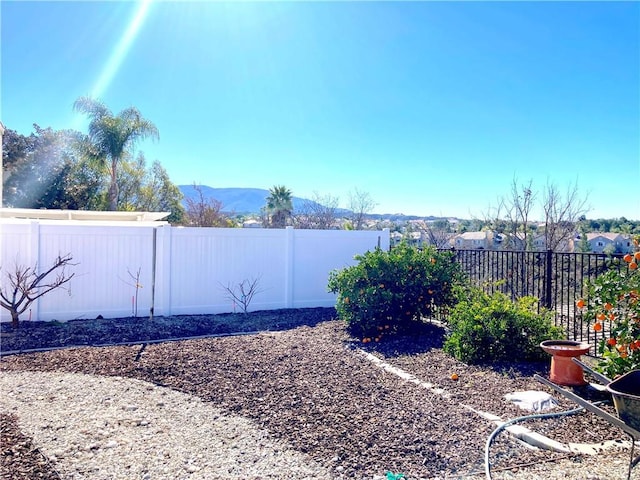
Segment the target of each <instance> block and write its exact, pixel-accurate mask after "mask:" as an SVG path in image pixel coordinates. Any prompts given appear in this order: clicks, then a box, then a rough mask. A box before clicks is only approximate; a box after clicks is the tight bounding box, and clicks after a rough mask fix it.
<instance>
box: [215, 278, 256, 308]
mask: <svg viewBox="0 0 640 480" xmlns="http://www.w3.org/2000/svg"><path fill="white" fill-rule="evenodd" d="M221 286H222V289H223V290H224V291H225V292H226V293H227V298H228V299H229V300H231V301H232V302H233V305H234V311H235V306H236V305H238V306H239V307H240V308H241V309H242V312H243V313H248V312H249V305H250V304H251V300H253V297H254V296H256V294H258V293H260V292H262V291H263V290H262V289H261V288H260V277H257V278H253V279H251V280H248V279H244V280H243V281H241V282H240V283H238V284H237V285H231V284H230V283H228V284H227V286H224V285H222V284H221Z"/></svg>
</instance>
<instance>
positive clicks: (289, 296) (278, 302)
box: [0, 220, 389, 321]
mask: <svg viewBox="0 0 640 480" xmlns="http://www.w3.org/2000/svg"><path fill="white" fill-rule="evenodd" d="M0 228H1V229H2V230H1V232H0V233H1V234H0V252H1V255H2V263H1V264H0V266H1V268H2V270H1V271H0V282H1V285H2V288H3V291H4V290H5V289H6V288H7V287H8V284H7V273H8V272H12V271H15V266H16V265H24V266H34V265H35V264H36V263H37V265H38V270H39V271H42V270H43V269H44V268H48V266H50V265H51V264H52V263H53V261H54V260H55V258H56V257H57V256H58V255H66V254H71V255H72V257H73V263H76V264H77V265H75V266H71V267H69V268H68V272H69V273H74V274H75V276H74V277H73V279H72V280H71V281H70V282H69V283H68V284H67V285H66V286H67V287H68V290H62V289H58V290H55V291H52V292H50V293H49V294H47V295H45V296H43V297H41V299H40V300H38V301H36V302H34V303H33V304H32V305H31V307H30V309H29V310H27V311H26V312H25V313H23V314H22V315H21V316H20V318H21V320H29V318H31V319H33V320H53V319H56V320H60V321H66V320H71V319H75V318H95V317H96V316H98V315H102V316H103V317H105V318H116V317H127V316H131V315H132V314H133V305H132V302H133V297H135V295H136V287H135V283H136V282H135V279H134V278H132V277H131V275H133V276H136V275H137V272H138V270H140V282H139V284H140V285H141V288H138V289H137V297H138V316H140V317H145V316H148V314H149V310H150V308H151V306H152V305H153V306H154V314H155V315H158V316H163V315H164V316H166V315H178V314H208V313H224V312H231V311H234V308H235V309H236V310H238V309H239V308H240V307H239V306H234V304H233V302H232V300H230V299H229V298H227V297H228V293H227V292H226V291H225V289H224V287H226V286H230V287H235V286H237V285H238V284H239V283H240V282H242V281H243V280H253V279H256V278H257V279H259V290H260V293H258V294H257V295H256V296H255V298H254V299H253V301H252V302H251V304H250V307H249V309H250V310H267V309H277V308H298V307H320V306H325V307H329V306H333V305H334V304H335V295H334V294H331V293H329V292H327V281H328V277H329V272H330V271H331V270H334V269H338V268H343V267H345V266H348V265H353V264H354V263H355V261H354V258H353V257H354V256H355V255H356V254H361V253H364V252H366V251H367V250H373V249H374V248H375V247H377V246H380V247H381V248H382V249H388V248H389V231H388V230H387V229H385V230H384V231H337V230H294V229H292V228H287V229H284V230H278V229H227V228H183V227H171V226H169V225H161V226H149V225H148V224H146V225H142V226H138V225H135V224H134V223H132V225H126V226H125V225H121V224H120V225H114V226H112V225H106V224H102V225H96V224H92V225H86V224H83V223H81V222H80V223H79V222H55V221H26V220H25V221H20V220H3V221H2V223H1V224H0ZM154 231H155V240H154ZM154 245H155V275H154ZM130 274H131V275H130ZM154 279H155V288H153V285H152V284H153V283H154ZM0 320H2V321H8V320H10V316H9V313H8V311H7V310H6V309H1V310H0Z"/></svg>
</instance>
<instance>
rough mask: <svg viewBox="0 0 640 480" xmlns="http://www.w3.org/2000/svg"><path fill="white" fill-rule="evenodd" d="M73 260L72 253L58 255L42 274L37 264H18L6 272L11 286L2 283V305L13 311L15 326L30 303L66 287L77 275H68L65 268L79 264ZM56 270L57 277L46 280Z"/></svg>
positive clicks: (0, 297) (12, 320) (13, 323)
mask: <svg viewBox="0 0 640 480" xmlns="http://www.w3.org/2000/svg"><path fill="white" fill-rule="evenodd" d="M71 260H72V257H71V254H67V255H65V256H60V255H58V258H57V259H56V260H55V261H54V262H53V265H52V266H51V267H50V268H49V269H48V270H46V271H44V272H42V273H40V274H38V273H36V272H37V271H38V265H37V264H36V265H35V266H34V267H33V268H32V267H26V266H23V265H16V268H15V271H13V272H8V273H6V280H7V282H8V284H9V287H8V288H7V287H5V284H4V283H3V284H2V285H0V306H2V308H6V309H7V310H9V312H10V313H11V325H12V326H13V327H14V328H17V327H18V326H19V325H20V320H19V317H20V314H22V313H24V312H25V311H26V310H27V308H29V305H31V304H32V303H33V302H35V301H36V300H37V299H38V298H40V297H42V296H43V295H46V294H47V293H49V292H50V291H52V290H55V289H56V288H65V287H63V285H64V284H65V283H67V282H68V281H69V280H71V279H72V278H73V276H74V275H75V273H72V274H71V275H68V274H67V272H66V270H65V268H66V267H67V266H70V265H77V264H76V263H71ZM56 270H59V271H58V273H57V274H56V276H55V278H54V279H53V280H51V281H46V279H47V277H48V276H49V275H50V274H51V273H53V272H54V271H56Z"/></svg>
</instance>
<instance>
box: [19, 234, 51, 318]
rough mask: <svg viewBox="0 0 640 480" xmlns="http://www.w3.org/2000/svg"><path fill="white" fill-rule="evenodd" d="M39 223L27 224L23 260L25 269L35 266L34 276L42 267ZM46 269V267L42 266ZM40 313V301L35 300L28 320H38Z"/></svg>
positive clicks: (30, 308)
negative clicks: (26, 244)
mask: <svg viewBox="0 0 640 480" xmlns="http://www.w3.org/2000/svg"><path fill="white" fill-rule="evenodd" d="M40 260H41V259H40V222H30V224H29V252H28V253H27V258H26V259H25V263H24V265H25V266H26V267H33V266H36V271H35V272H34V273H35V274H36V275H39V274H40V273H41V272H42V269H43V265H42V264H41V263H40ZM44 268H46V265H45V266H44ZM39 312H40V299H39V298H38V299H36V301H35V302H33V303H32V304H31V306H30V307H29V317H28V318H29V320H31V319H36V320H37V319H38V318H39V316H38V313H39Z"/></svg>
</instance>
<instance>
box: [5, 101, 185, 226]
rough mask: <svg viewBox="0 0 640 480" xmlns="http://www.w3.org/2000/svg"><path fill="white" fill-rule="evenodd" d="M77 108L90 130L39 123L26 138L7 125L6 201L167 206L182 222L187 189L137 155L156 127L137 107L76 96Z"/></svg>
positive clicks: (162, 208) (51, 204)
mask: <svg viewBox="0 0 640 480" xmlns="http://www.w3.org/2000/svg"><path fill="white" fill-rule="evenodd" d="M74 109H75V110H77V111H79V112H81V113H84V114H86V115H87V116H88V117H89V120H90V122H89V128H88V130H89V131H88V133H87V134H83V133H81V132H77V131H74V130H53V129H51V128H41V127H40V126H39V125H37V124H34V125H33V129H34V131H33V132H32V133H31V134H30V135H28V136H25V135H22V134H20V133H18V132H16V131H15V130H11V129H7V130H5V132H4V135H3V138H2V147H3V148H2V163H3V199H2V200H3V206H6V207H13V208H48V209H68V210H113V211H115V210H120V211H169V212H171V215H170V217H169V218H168V220H169V221H171V222H175V223H180V222H182V221H183V219H184V215H185V211H184V208H183V207H182V204H181V202H182V193H181V192H180V190H179V189H178V187H177V186H176V185H174V184H173V183H172V182H171V180H170V179H169V175H168V174H167V172H166V170H165V169H164V168H163V167H162V165H161V164H160V162H158V161H154V162H153V163H152V164H151V165H148V164H147V161H146V159H145V157H144V154H143V153H139V154H138V155H137V156H136V157H134V155H133V153H132V152H133V147H134V146H135V144H136V142H137V141H138V140H139V139H143V138H147V137H152V138H157V137H158V131H157V128H156V127H155V125H154V124H153V123H151V122H150V121H149V120H146V119H145V118H143V117H142V115H141V114H140V112H139V111H138V110H137V109H136V108H134V107H130V108H127V109H125V110H123V111H122V112H120V113H119V114H118V115H114V114H113V113H112V112H111V111H110V110H109V109H108V108H107V107H106V106H105V105H104V104H103V103H101V102H99V101H97V100H93V99H90V98H87V97H81V98H79V99H78V100H76V102H75V103H74Z"/></svg>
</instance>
